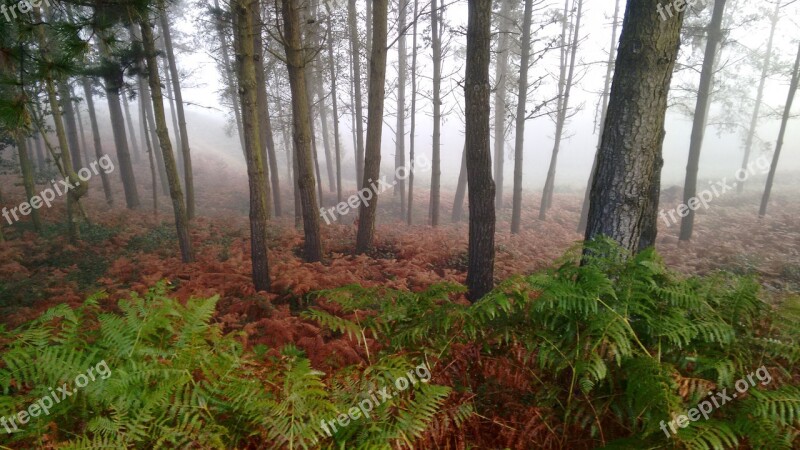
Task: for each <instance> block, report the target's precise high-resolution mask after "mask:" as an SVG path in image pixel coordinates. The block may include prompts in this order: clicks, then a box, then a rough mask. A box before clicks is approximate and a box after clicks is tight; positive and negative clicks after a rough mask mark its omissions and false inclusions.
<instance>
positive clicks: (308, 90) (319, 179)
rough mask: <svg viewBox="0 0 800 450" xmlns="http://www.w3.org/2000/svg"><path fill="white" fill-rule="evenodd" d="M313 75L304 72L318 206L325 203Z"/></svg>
mask: <svg viewBox="0 0 800 450" xmlns="http://www.w3.org/2000/svg"><path fill="white" fill-rule="evenodd" d="M313 76H314V74H313V71H312V73H309V72H306V96H307V98H308V101H309V103H308V113H309V116H310V117H311V121H310V122H309V125H311V156H312V157H313V159H314V173H315V174H316V179H317V182H316V186H317V196H318V198H319V205H320V206H322V204H323V203H324V202H325V196H324V195H323V194H322V173H321V172H320V170H319V154H318V151H317V150H318V148H317V132H316V130H315V129H314V126H315V122H316V117H315V115H314V91H313V90H312V89H311V78H313Z"/></svg>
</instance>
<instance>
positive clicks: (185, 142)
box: [160, 0, 195, 220]
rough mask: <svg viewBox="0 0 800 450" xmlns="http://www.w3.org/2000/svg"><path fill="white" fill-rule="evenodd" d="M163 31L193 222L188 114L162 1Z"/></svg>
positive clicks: (190, 217)
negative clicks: (184, 104) (184, 105)
mask: <svg viewBox="0 0 800 450" xmlns="http://www.w3.org/2000/svg"><path fill="white" fill-rule="evenodd" d="M161 10H162V12H161V14H160V16H161V31H162V33H163V38H164V47H165V48H166V50H167V61H168V62H169V71H170V74H171V75H172V91H173V92H174V93H175V108H176V110H177V113H178V127H179V129H180V136H181V138H180V141H179V142H180V144H181V154H182V155H183V174H184V175H183V178H184V182H185V184H186V215H187V217H188V218H189V220H191V219H192V218H194V216H195V202H194V177H193V175H192V155H191V149H190V148H189V132H188V131H187V130H186V113H185V112H184V110H183V94H182V93H181V80H180V75H179V74H178V65H177V64H176V63H175V51H174V49H173V47H172V35H171V33H170V29H169V20H167V10H166V8H165V7H164V2H163V0H162V1H161Z"/></svg>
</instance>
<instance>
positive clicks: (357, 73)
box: [347, 0, 364, 186]
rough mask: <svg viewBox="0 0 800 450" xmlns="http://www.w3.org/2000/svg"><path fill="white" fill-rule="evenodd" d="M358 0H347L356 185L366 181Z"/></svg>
mask: <svg viewBox="0 0 800 450" xmlns="http://www.w3.org/2000/svg"><path fill="white" fill-rule="evenodd" d="M357 14H358V13H357V12H356V0H347V23H348V28H349V30H350V54H351V55H352V57H353V87H354V89H355V97H356V104H355V108H356V118H355V121H356V186H360V185H361V183H363V182H364V102H363V100H362V93H361V43H360V40H359V38H358V22H357V18H358V16H357Z"/></svg>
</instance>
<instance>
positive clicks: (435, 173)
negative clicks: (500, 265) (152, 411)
mask: <svg viewBox="0 0 800 450" xmlns="http://www.w3.org/2000/svg"><path fill="white" fill-rule="evenodd" d="M439 25H440V23H439V5H438V2H437V0H431V48H432V50H433V148H432V149H431V198H430V211H429V212H428V222H429V223H430V224H431V226H434V227H435V226H438V225H439V209H440V207H439V203H440V201H441V183H442V154H441V151H442V149H441V140H442V39H441V38H442V35H441V33H440V31H439Z"/></svg>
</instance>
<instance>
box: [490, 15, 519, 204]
mask: <svg viewBox="0 0 800 450" xmlns="http://www.w3.org/2000/svg"><path fill="white" fill-rule="evenodd" d="M511 6H512V2H511V0H501V2H500V12H499V14H498V16H497V27H498V29H499V30H500V36H499V38H498V48H497V49H496V50H495V53H496V54H497V65H496V67H495V84H496V86H497V87H496V89H497V91H496V92H495V94H494V183H495V189H496V190H497V191H496V192H495V200H494V204H495V207H496V208H498V209H501V208H502V207H503V170H504V166H505V157H506V90H507V86H508V56H509V53H510V50H511V49H510V47H509V40H510V39H509V37H510V35H511V28H512V26H513V25H514V22H513V21H512V20H511V17H510V15H511ZM524 45H525V41H524V40H523V46H524Z"/></svg>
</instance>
